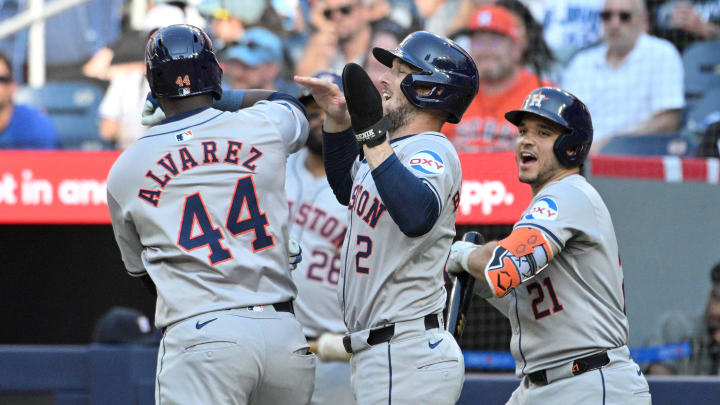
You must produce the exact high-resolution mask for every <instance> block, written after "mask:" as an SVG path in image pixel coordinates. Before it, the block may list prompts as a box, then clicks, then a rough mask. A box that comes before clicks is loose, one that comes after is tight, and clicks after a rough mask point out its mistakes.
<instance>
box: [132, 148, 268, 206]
mask: <svg viewBox="0 0 720 405" xmlns="http://www.w3.org/2000/svg"><path fill="white" fill-rule="evenodd" d="M201 146H202V150H201V151H200V150H195V151H194V152H191V150H190V149H189V147H188V146H183V147H182V148H180V149H178V150H177V151H175V153H174V154H175V155H176V157H177V160H178V161H179V162H180V168H178V165H177V163H176V157H174V156H173V155H174V154H173V153H171V152H168V153H167V154H165V155H164V156H162V157H161V158H160V160H158V161H157V166H159V167H155V168H153V169H149V170H148V171H147V172H146V173H145V177H147V178H148V179H150V180H152V181H153V182H155V183H156V184H157V185H158V186H160V188H161V189H164V188H165V186H167V184H168V183H169V182H170V181H172V179H174V178H175V177H176V176H178V175H179V174H181V173H184V172H187V171H189V170H192V169H194V168H196V167H198V166H201V165H212V164H219V163H222V164H229V165H233V166H238V165H241V166H243V167H244V168H246V169H248V170H249V171H250V172H252V173H254V172H255V169H256V168H257V166H256V165H255V163H256V162H257V161H258V159H260V158H261V157H262V155H263V153H262V151H261V150H260V149H258V148H257V147H255V146H254V145H249V147H247V146H246V147H245V149H243V143H242V142H238V141H230V140H228V141H226V144H225V145H222V146H223V147H224V150H223V151H218V144H217V142H215V141H204V142H201ZM196 148H197V147H196ZM219 152H220V153H219ZM218 155H219V156H220V158H219V157H218ZM199 156H202V160H200V159H198V157H199ZM221 158H222V160H221ZM198 161H201V162H202V163H198ZM161 196H162V190H152V189H147V188H140V189H139V190H138V197H139V198H141V199H142V200H145V201H147V202H148V203H150V204H151V205H152V206H153V207H157V206H158V204H159V203H160V197H161Z"/></svg>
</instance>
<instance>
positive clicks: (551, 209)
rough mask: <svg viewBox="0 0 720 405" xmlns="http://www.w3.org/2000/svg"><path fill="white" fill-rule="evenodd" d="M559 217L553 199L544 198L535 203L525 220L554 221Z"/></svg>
mask: <svg viewBox="0 0 720 405" xmlns="http://www.w3.org/2000/svg"><path fill="white" fill-rule="evenodd" d="M557 215H558V206H557V203H556V202H555V200H553V199H552V198H548V197H544V198H541V199H539V200H537V201H536V202H535V204H533V205H532V207H530V209H529V210H528V211H527V215H525V219H547V220H550V221H554V220H555V219H556V218H557Z"/></svg>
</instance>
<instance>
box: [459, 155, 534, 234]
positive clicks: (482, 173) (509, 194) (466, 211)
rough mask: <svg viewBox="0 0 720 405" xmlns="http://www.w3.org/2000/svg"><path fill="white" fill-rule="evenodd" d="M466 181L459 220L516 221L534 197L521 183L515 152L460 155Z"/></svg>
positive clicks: (467, 223) (482, 222)
mask: <svg viewBox="0 0 720 405" xmlns="http://www.w3.org/2000/svg"><path fill="white" fill-rule="evenodd" d="M460 164H461V165H462V172H463V181H462V191H461V192H460V207H459V208H458V216H457V223H458V224H459V225H476V224H514V223H515V222H517V221H518V220H519V219H520V214H521V213H522V211H523V210H524V209H525V208H527V207H528V205H529V204H530V200H531V193H530V186H528V185H527V184H523V183H520V181H519V180H518V169H517V166H516V165H515V153H514V152H496V153H466V154H462V155H460Z"/></svg>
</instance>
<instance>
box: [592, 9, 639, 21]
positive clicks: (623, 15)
mask: <svg viewBox="0 0 720 405" xmlns="http://www.w3.org/2000/svg"><path fill="white" fill-rule="evenodd" d="M613 15H617V16H618V17H619V18H620V22H624V23H626V22H628V21H630V18H632V13H631V12H629V11H610V10H604V11H601V12H600V18H601V19H602V20H603V21H605V22H608V21H610V20H612V18H613Z"/></svg>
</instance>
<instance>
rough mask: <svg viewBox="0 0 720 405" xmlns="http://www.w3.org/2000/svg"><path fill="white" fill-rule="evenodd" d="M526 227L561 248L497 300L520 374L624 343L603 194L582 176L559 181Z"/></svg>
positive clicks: (527, 217)
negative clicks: (540, 268)
mask: <svg viewBox="0 0 720 405" xmlns="http://www.w3.org/2000/svg"><path fill="white" fill-rule="evenodd" d="M522 226H526V227H533V228H536V229H539V230H540V231H542V232H543V233H544V234H545V235H546V238H547V239H548V240H549V241H550V243H555V244H556V245H557V246H558V247H559V248H560V252H559V253H558V254H557V255H555V256H554V257H553V259H552V261H551V262H550V264H549V265H548V267H547V268H546V269H545V270H543V271H542V272H540V273H539V274H538V275H537V276H536V277H535V278H533V279H530V280H528V281H526V282H524V283H523V284H521V285H520V286H518V287H516V288H515V289H514V290H513V291H511V292H510V294H508V295H507V296H506V297H505V298H504V299H502V300H495V302H494V304H495V305H496V306H498V307H500V309H501V311H503V309H505V311H503V312H505V313H506V314H507V315H508V317H509V319H510V324H511V326H512V332H513V334H512V340H511V343H510V348H511V351H512V354H513V356H514V357H515V363H516V369H515V374H516V375H517V376H518V377H521V376H522V375H523V374H529V373H532V372H534V371H538V370H542V369H545V368H548V367H554V366H558V365H560V364H563V363H565V362H567V361H570V360H573V359H576V358H580V357H584V356H586V355H589V354H593V353H597V352H599V351H601V350H603V349H610V348H614V347H619V346H623V345H625V344H626V343H627V338H628V322H627V317H626V316H625V312H624V310H625V297H624V293H623V272H622V268H621V267H620V263H619V255H618V246H617V240H616V239H615V231H614V230H613V225H612V221H611V219H610V213H609V212H608V209H607V207H606V206H605V203H604V202H603V200H602V198H601V197H600V195H599V194H598V192H597V191H596V190H595V189H594V188H593V187H592V186H591V185H590V184H589V183H588V182H587V181H586V180H585V178H583V177H582V176H580V175H571V176H568V177H565V178H563V179H561V180H559V181H556V182H553V183H551V184H549V185H547V186H545V187H544V188H543V189H542V190H540V192H539V193H538V195H536V196H535V197H534V198H533V200H532V202H531V203H530V208H528V209H527V210H525V212H524V213H523V215H522V219H521V220H520V221H519V222H518V223H516V224H515V228H517V227H522ZM503 307H505V308H503Z"/></svg>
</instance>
